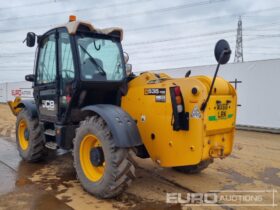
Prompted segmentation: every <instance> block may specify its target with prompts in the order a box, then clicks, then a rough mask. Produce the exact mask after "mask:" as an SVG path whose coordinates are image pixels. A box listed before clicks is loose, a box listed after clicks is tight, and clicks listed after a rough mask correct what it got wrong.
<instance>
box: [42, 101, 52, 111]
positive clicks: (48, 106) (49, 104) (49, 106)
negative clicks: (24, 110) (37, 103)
mask: <svg viewBox="0 0 280 210" xmlns="http://www.w3.org/2000/svg"><path fill="white" fill-rule="evenodd" d="M42 107H43V108H45V109H47V110H50V111H54V108H55V105H54V101H51V100H42Z"/></svg>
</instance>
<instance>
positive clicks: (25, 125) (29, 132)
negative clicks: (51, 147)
mask: <svg viewBox="0 0 280 210" xmlns="http://www.w3.org/2000/svg"><path fill="white" fill-rule="evenodd" d="M16 140H17V141H16V142H17V149H18V151H19V154H20V156H21V157H22V158H23V159H24V160H26V161H28V162H35V161H38V160H40V159H41V158H42V157H43V155H44V154H45V147H44V142H45V141H44V134H43V132H42V131H41V129H40V125H39V120H38V118H33V117H32V116H31V115H30V113H29V112H28V110H27V109H25V108H23V109H22V110H21V111H20V113H19V114H18V116H17V122H16Z"/></svg>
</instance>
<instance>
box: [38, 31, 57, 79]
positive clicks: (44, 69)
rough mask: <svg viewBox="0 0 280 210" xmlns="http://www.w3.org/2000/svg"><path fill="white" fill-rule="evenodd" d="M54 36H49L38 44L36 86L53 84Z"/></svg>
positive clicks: (54, 75) (54, 67) (54, 66)
mask: <svg viewBox="0 0 280 210" xmlns="http://www.w3.org/2000/svg"><path fill="white" fill-rule="evenodd" d="M55 48H56V47H55V35H54V34H51V35H49V36H48V37H46V38H45V39H43V40H42V42H41V43H40V49H39V59H38V64H37V65H38V66H37V79H36V81H37V84H47V83H53V82H55V79H56V56H55V51H56V50H55Z"/></svg>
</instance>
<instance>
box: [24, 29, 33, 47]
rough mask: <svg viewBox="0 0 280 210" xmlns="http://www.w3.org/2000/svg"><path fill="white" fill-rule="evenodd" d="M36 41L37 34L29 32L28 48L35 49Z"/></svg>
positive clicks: (27, 38)
mask: <svg viewBox="0 0 280 210" xmlns="http://www.w3.org/2000/svg"><path fill="white" fill-rule="evenodd" d="M35 40H36V34H35V33H33V32H28V33H27V35H26V39H25V41H26V45H27V47H34V45H35Z"/></svg>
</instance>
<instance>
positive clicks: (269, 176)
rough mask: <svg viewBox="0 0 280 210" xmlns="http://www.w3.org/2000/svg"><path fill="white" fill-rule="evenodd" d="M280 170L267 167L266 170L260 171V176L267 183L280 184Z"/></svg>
mask: <svg viewBox="0 0 280 210" xmlns="http://www.w3.org/2000/svg"><path fill="white" fill-rule="evenodd" d="M279 172H280V169H279V168H265V169H264V171H263V172H262V173H260V178H261V179H262V181H263V182H264V183H266V184H272V185H277V186H280V178H279V176H278V175H277V173H279Z"/></svg>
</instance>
